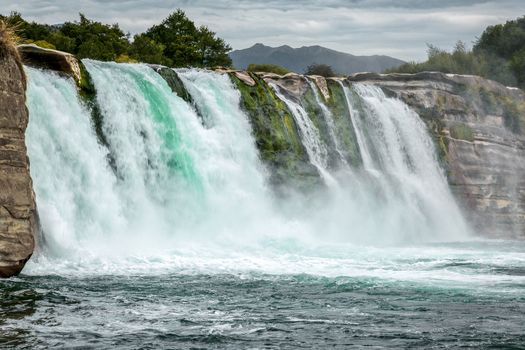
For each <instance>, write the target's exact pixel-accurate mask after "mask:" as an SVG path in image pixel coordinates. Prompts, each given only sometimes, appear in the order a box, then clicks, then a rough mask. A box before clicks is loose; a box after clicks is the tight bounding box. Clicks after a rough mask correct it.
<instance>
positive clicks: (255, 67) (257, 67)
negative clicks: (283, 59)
mask: <svg viewBox="0 0 525 350" xmlns="http://www.w3.org/2000/svg"><path fill="white" fill-rule="evenodd" d="M246 70H247V71H248V72H266V73H275V74H279V75H285V74H286V73H290V71H289V70H288V69H286V68H284V67H281V66H278V65H276V64H255V63H252V64H250V65H249V66H248V68H247V69H246Z"/></svg>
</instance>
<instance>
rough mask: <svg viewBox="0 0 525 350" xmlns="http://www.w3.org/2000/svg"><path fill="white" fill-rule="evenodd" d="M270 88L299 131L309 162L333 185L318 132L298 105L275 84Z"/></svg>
mask: <svg viewBox="0 0 525 350" xmlns="http://www.w3.org/2000/svg"><path fill="white" fill-rule="evenodd" d="M270 86H271V87H272V88H273V89H274V91H275V94H276V95H277V97H278V98H279V99H281V101H283V102H284V103H285V104H286V105H287V106H288V108H289V109H290V111H291V112H292V115H293V117H294V119H295V122H296V123H297V126H298V127H299V129H300V130H301V136H302V142H303V145H304V147H305V148H306V152H307V153H308V157H309V158H310V162H311V163H312V164H313V165H314V166H315V167H316V168H317V170H319V173H320V174H321V176H322V177H323V178H324V180H325V181H326V182H327V183H330V184H331V183H333V182H334V179H333V178H332V176H331V175H330V173H329V172H328V151H327V149H326V145H325V144H324V143H323V142H322V141H321V136H320V135H319V130H318V129H317V128H316V127H315V125H314V124H313V123H312V121H311V120H310V117H309V116H308V113H307V112H306V111H305V109H304V108H303V106H301V104H300V103H298V102H296V101H293V100H292V99H291V98H289V97H287V96H285V95H284V94H283V93H282V92H281V89H280V88H279V87H278V86H277V85H276V84H274V83H270Z"/></svg>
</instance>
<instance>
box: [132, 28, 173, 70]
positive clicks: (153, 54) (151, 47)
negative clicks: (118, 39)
mask: <svg viewBox="0 0 525 350" xmlns="http://www.w3.org/2000/svg"><path fill="white" fill-rule="evenodd" d="M164 48H165V46H164V45H162V44H159V43H157V42H155V41H154V40H153V39H150V38H149V37H147V36H146V35H145V34H138V35H135V38H134V39H133V42H132V43H131V47H130V50H129V54H130V56H131V57H133V58H134V59H136V60H138V61H142V62H145V63H153V64H163V65H165V66H171V65H172V63H173V62H172V61H171V60H170V59H169V58H167V57H165V56H164Z"/></svg>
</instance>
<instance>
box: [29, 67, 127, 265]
mask: <svg viewBox="0 0 525 350" xmlns="http://www.w3.org/2000/svg"><path fill="white" fill-rule="evenodd" d="M26 71H27V73H28V75H29V77H30V80H29V85H28V90H27V98H28V108H29V111H30V113H31V118H30V122H29V125H28V128H27V134H26V137H27V148H28V149H27V152H28V155H29V158H30V160H31V174H32V178H33V182H34V189H35V194H36V199H37V205H38V210H39V216H40V220H41V224H42V227H43V230H44V232H45V239H46V241H47V243H48V244H47V247H48V248H53V250H54V251H55V253H58V254H66V255H67V254H68V252H71V253H72V254H78V251H77V249H79V248H80V246H81V245H83V246H84V247H86V250H87V251H89V250H90V247H87V245H88V244H89V243H90V242H97V241H100V240H102V239H104V238H106V235H107V233H108V232H112V234H117V233H118V232H122V230H123V229H124V227H125V226H124V224H125V218H124V208H123V207H122V202H121V200H120V198H119V196H118V195H117V194H116V193H115V186H116V182H117V179H116V177H115V175H114V174H113V172H112V171H111V169H110V167H109V166H108V164H107V158H106V157H107V150H106V149H104V148H103V147H102V146H100V145H99V144H98V142H97V137H96V135H95V133H94V131H93V129H92V126H91V123H90V115H89V111H88V110H87V109H86V108H84V107H83V106H82V104H81V103H80V102H79V100H78V96H77V92H76V87H75V83H74V82H73V81H72V80H67V79H64V78H62V77H60V76H58V74H55V73H52V72H48V71H45V72H44V71H40V70H37V69H33V68H27V67H26ZM77 235H82V236H83V237H89V240H87V241H82V239H81V237H78V236H77ZM79 241H80V242H81V243H79Z"/></svg>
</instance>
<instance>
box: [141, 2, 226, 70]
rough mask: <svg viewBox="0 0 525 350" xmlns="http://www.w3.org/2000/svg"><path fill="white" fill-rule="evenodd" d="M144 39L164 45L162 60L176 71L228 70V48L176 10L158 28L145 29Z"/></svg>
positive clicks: (212, 34)
mask: <svg viewBox="0 0 525 350" xmlns="http://www.w3.org/2000/svg"><path fill="white" fill-rule="evenodd" d="M144 35H145V36H146V37H148V38H150V39H151V40H153V41H154V42H156V43H159V44H162V45H164V56H165V57H166V58H168V59H169V60H170V61H171V62H172V64H173V65H174V66H176V67H184V66H195V67H210V66H230V65H231V59H230V58H229V56H228V52H229V51H230V50H231V47H230V46H229V45H228V44H226V43H225V42H224V40H222V39H220V38H217V37H216V36H215V33H214V32H212V31H210V30H209V29H208V28H207V27H205V26H201V27H198V28H197V27H196V26H195V24H194V23H193V22H192V21H191V20H190V19H189V18H188V17H187V16H186V14H185V13H184V11H182V10H180V9H178V10H177V11H175V12H173V13H172V14H171V15H169V16H168V17H167V18H166V19H165V20H164V21H162V23H161V24H159V25H154V26H153V27H151V28H149V29H148V30H147V31H146V33H144Z"/></svg>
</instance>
